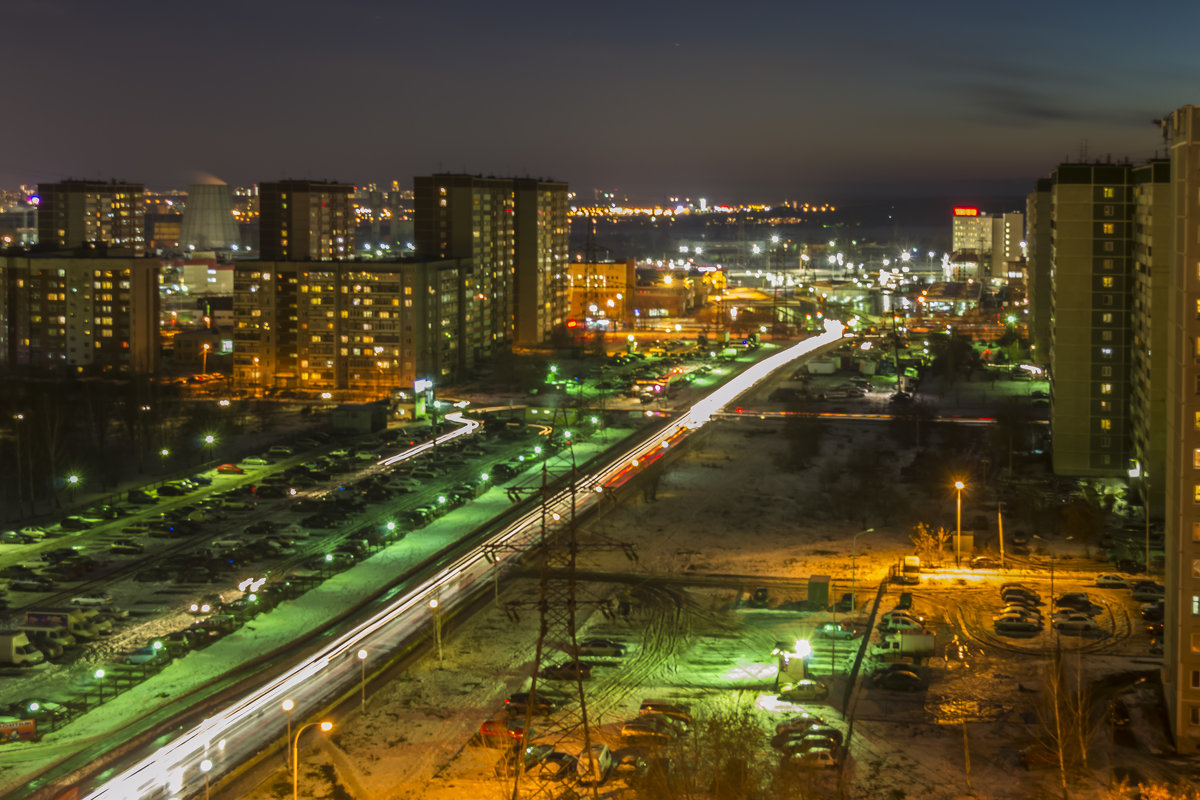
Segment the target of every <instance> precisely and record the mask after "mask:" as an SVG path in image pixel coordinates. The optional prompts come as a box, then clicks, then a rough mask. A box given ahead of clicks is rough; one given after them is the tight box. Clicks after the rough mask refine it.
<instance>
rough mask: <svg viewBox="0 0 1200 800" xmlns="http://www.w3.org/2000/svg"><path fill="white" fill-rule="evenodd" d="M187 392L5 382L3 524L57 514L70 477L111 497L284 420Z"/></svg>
mask: <svg viewBox="0 0 1200 800" xmlns="http://www.w3.org/2000/svg"><path fill="white" fill-rule="evenodd" d="M185 392H186V390H185V389H183V388H182V387H179V386H174V385H170V384H163V383H159V382H156V381H151V380H146V379H132V380H127V381H100V380H42V381H32V380H9V381H4V382H0V509H3V510H4V512H3V514H0V516H3V517H4V518H5V519H6V520H9V521H15V520H19V519H24V518H29V517H32V516H36V515H38V514H40V513H44V512H46V511H49V510H50V509H52V508H55V507H58V506H59V505H61V503H62V500H63V491H64V489H65V488H67V487H68V486H69V485H70V484H69V483H68V477H69V476H71V475H74V476H76V478H77V479H78V485H79V486H80V487H81V488H83V489H84V490H89V491H96V490H99V491H106V490H109V489H112V488H114V487H115V486H116V485H117V484H118V483H120V482H121V481H124V480H128V479H130V478H133V477H135V476H138V475H154V474H160V473H162V472H163V471H164V470H167V469H171V468H177V467H180V466H183V465H187V464H196V463H199V462H200V461H201V460H202V459H204V458H206V457H217V456H218V455H219V454H220V447H221V446H222V445H223V444H225V443H227V442H228V441H229V439H230V438H231V437H232V436H233V435H234V434H235V433H237V432H239V431H241V430H245V429H246V428H248V427H249V428H253V427H259V426H270V425H272V424H273V423H274V421H275V420H276V419H277V418H278V416H279V413H280V411H279V406H278V405H276V404H274V403H267V402H257V401H250V400H241V401H232V403H231V404H230V405H228V406H221V405H219V404H218V403H217V402H216V401H214V400H211V399H204V400H196V399H192V398H190V397H188V396H187V395H186V393H185ZM206 436H212V437H213V444H211V445H210V444H208V443H207V442H206V439H205V437H206ZM164 452H165V455H164Z"/></svg>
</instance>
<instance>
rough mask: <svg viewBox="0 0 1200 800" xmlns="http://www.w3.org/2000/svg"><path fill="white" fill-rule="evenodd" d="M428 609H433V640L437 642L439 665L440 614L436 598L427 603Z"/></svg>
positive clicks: (440, 658)
mask: <svg viewBox="0 0 1200 800" xmlns="http://www.w3.org/2000/svg"><path fill="white" fill-rule="evenodd" d="M429 607H430V608H431V609H433V638H434V641H435V642H437V654H438V662H439V663H440V662H441V660H442V612H441V610H440V606H439V605H438V601H437V598H436V597H435V598H433V599H432V600H430V601H429Z"/></svg>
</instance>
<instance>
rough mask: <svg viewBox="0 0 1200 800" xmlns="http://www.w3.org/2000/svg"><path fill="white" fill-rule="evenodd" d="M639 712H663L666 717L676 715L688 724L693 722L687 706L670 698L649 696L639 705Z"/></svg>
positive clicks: (675, 716)
mask: <svg viewBox="0 0 1200 800" xmlns="http://www.w3.org/2000/svg"><path fill="white" fill-rule="evenodd" d="M638 713H639V714H661V715H663V716H666V717H674V718H676V719H679V720H682V721H684V722H686V723H687V724H689V725H691V724H692V715H691V711H690V709H688V707H687V706H685V705H681V704H679V703H674V702H671V701H670V700H655V699H651V698H648V699H646V700H643V701H642V702H641V705H640V706H638Z"/></svg>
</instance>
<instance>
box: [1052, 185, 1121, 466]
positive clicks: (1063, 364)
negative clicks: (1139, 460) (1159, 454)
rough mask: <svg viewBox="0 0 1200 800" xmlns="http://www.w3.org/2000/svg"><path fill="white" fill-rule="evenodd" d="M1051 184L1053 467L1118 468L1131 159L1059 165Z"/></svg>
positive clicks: (1119, 463)
mask: <svg viewBox="0 0 1200 800" xmlns="http://www.w3.org/2000/svg"><path fill="white" fill-rule="evenodd" d="M1051 183H1052V185H1051V208H1052V210H1051V215H1052V221H1053V230H1052V232H1051V262H1052V265H1053V266H1052V269H1053V273H1052V274H1053V290H1052V291H1053V296H1052V301H1051V303H1052V322H1051V345H1050V368H1051V375H1052V384H1051V400H1050V424H1051V430H1052V435H1053V437H1054V439H1053V442H1054V457H1053V461H1054V471H1055V473H1056V474H1060V475H1078V476H1094V477H1118V476H1124V475H1126V474H1127V471H1128V468H1129V454H1130V451H1131V439H1132V431H1131V422H1130V418H1129V396H1130V377H1129V375H1130V365H1129V362H1130V359H1129V341H1130V338H1131V323H1130V305H1131V303H1130V298H1131V294H1132V293H1131V291H1130V281H1131V256H1132V243H1133V213H1132V209H1133V185H1132V184H1133V175H1132V168H1131V167H1130V166H1129V165H1114V164H1062V165H1060V166H1059V167H1058V168H1057V169H1056V170H1055V171H1054V173H1053V175H1052V177H1051Z"/></svg>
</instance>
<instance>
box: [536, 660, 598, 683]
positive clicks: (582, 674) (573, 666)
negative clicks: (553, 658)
mask: <svg viewBox="0 0 1200 800" xmlns="http://www.w3.org/2000/svg"><path fill="white" fill-rule="evenodd" d="M591 676H592V665H591V664H589V663H588V662H586V661H564V662H563V663H561V664H555V665H554V666H550V667H546V668H544V669H543V670H542V673H541V677H543V678H545V679H547V680H555V681H573V680H575V679H576V678H590V677H591Z"/></svg>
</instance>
